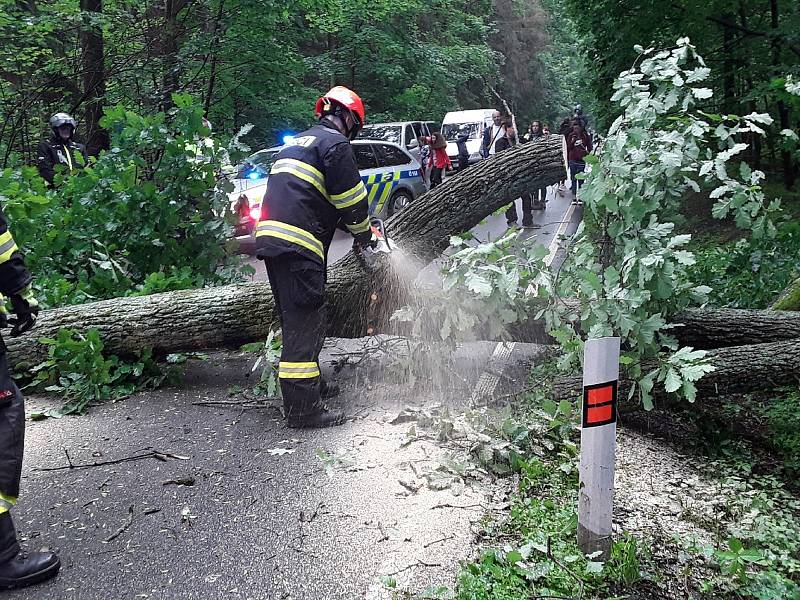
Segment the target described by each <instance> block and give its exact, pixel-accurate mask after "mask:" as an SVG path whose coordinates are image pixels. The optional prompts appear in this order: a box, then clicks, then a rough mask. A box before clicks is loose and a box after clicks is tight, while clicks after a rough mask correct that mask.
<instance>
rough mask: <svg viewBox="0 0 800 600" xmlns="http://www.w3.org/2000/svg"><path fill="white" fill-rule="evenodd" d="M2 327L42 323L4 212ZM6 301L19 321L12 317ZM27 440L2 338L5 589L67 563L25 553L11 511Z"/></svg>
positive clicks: (0, 476) (0, 570)
mask: <svg viewBox="0 0 800 600" xmlns="http://www.w3.org/2000/svg"><path fill="white" fill-rule="evenodd" d="M0 292H2V294H3V295H4V296H5V297H0V298H1V299H0V327H6V326H7V325H10V324H13V328H12V329H11V336H12V337H16V336H18V335H21V334H22V333H24V332H25V331H27V330H29V329H30V328H31V327H33V325H34V324H35V323H36V315H37V313H38V312H39V305H38V304H37V302H36V300H35V299H34V297H33V294H32V293H31V275H30V273H29V272H28V269H27V268H26V266H25V261H24V260H23V258H22V255H21V254H20V252H19V250H18V249H17V245H16V243H15V242H14V238H12V237H11V232H10V231H9V230H8V226H7V225H6V220H5V217H4V216H3V213H2V211H0ZM6 298H8V299H9V300H10V302H11V307H12V309H13V311H14V314H15V318H9V314H8V313H7V312H6V308H5V304H6ZM24 439H25V401H24V399H23V397H22V394H21V393H20V391H19V388H18V387H17V386H16V384H15V383H14V380H13V379H11V374H10V373H9V369H8V358H7V356H6V345H5V343H3V339H2V337H0V590H3V589H11V588H19V587H24V586H27V585H31V584H34V583H38V582H40V581H44V580H45V579H50V578H51V577H55V575H56V573H58V569H59V567H60V566H61V563H60V561H59V559H58V556H56V555H55V554H53V553H52V552H22V551H21V550H20V547H19V543H18V542H17V531H16V528H15V527H14V522H13V521H12V520H11V513H10V511H11V509H12V508H13V506H14V505H15V504H16V503H17V497H18V496H19V484H20V477H21V475H22V452H23V444H24Z"/></svg>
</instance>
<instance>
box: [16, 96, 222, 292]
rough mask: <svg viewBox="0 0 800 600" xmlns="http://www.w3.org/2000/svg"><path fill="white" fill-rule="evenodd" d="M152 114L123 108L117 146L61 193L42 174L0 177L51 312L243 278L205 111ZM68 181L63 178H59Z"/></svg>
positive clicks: (108, 122) (181, 101)
mask: <svg viewBox="0 0 800 600" xmlns="http://www.w3.org/2000/svg"><path fill="white" fill-rule="evenodd" d="M175 101H176V103H177V107H176V109H175V110H174V111H173V113H172V114H171V115H170V117H169V118H167V117H166V116H165V115H164V113H156V114H155V115H153V116H149V117H143V116H140V115H138V114H136V113H134V112H132V111H128V110H125V109H124V108H122V107H117V108H113V109H111V110H109V111H108V114H107V115H106V117H105V118H104V121H103V123H104V125H105V126H106V127H107V128H108V130H109V131H110V132H111V143H112V148H111V150H110V151H108V152H105V153H103V154H102V155H101V156H100V157H99V158H97V159H91V160H90V163H89V164H88V165H86V166H85V168H83V169H80V170H79V171H78V172H76V173H75V174H74V175H73V176H71V177H66V178H63V181H61V182H60V185H59V186H58V188H57V189H48V188H46V187H45V185H44V181H43V180H41V179H40V178H39V177H38V175H37V174H36V169H35V168H32V167H25V168H22V169H19V170H12V169H11V168H7V169H5V170H3V171H0V190H1V193H2V201H3V205H4V209H5V211H6V214H7V215H8V217H9V220H10V221H11V222H12V224H13V225H12V226H13V231H14V237H15V239H16V240H17V243H18V244H19V245H20V246H21V247H22V248H24V249H25V256H26V260H27V262H28V266H29V268H30V269H31V271H32V272H33V273H35V274H36V277H35V285H36V287H37V289H38V290H39V294H40V296H41V299H42V300H43V301H44V303H45V305H47V306H58V305H62V304H74V303H80V302H85V301H87V300H92V299H103V298H110V297H115V296H124V295H131V294H139V293H152V292H158V291H166V290H169V289H182V288H188V287H198V286H202V285H203V284H206V283H216V282H224V281H229V280H231V279H233V278H234V277H235V276H236V273H237V271H236V266H235V265H236V264H237V262H236V261H235V260H233V259H232V257H231V256H230V253H229V252H228V248H227V245H228V243H229V242H228V240H229V238H230V235H231V232H232V227H231V226H230V225H229V224H228V223H227V222H226V216H227V215H228V212H229V209H230V204H229V201H228V197H227V195H226V193H225V188H226V186H229V185H230V184H225V183H220V184H219V185H217V178H216V173H217V172H218V171H219V168H220V158H221V156H220V155H221V154H222V152H221V151H220V149H219V147H218V146H216V144H213V143H212V144H210V145H208V144H206V143H201V142H200V140H201V139H202V136H205V135H206V134H208V131H207V130H205V128H204V127H203V124H202V113H201V109H200V107H198V106H196V105H194V104H193V103H192V102H191V99H190V98H188V97H185V96H176V97H175ZM59 177H61V176H60V175H57V178H59Z"/></svg>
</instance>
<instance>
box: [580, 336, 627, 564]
mask: <svg viewBox="0 0 800 600" xmlns="http://www.w3.org/2000/svg"><path fill="white" fill-rule="evenodd" d="M618 382H619V338H618V337H606V338H600V339H594V340H588V341H587V342H586V344H585V346H584V351H583V407H582V411H581V457H580V484H579V487H578V546H579V547H580V549H581V551H582V552H584V553H585V554H591V553H594V552H597V551H600V552H602V557H603V559H607V558H608V557H609V555H610V552H611V518H612V509H613V504H614V462H615V454H616V445H617V386H618Z"/></svg>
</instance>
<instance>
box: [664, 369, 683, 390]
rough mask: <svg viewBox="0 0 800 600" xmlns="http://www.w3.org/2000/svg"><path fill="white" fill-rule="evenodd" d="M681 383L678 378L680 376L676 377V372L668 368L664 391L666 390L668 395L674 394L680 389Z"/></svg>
mask: <svg viewBox="0 0 800 600" xmlns="http://www.w3.org/2000/svg"><path fill="white" fill-rule="evenodd" d="M682 383H683V382H682V380H681V378H680V375H678V372H677V371H676V370H675V369H673V368H672V367H670V368H669V369H668V370H667V375H666V377H665V378H664V390H666V391H667V392H668V393H672V392H676V391H678V389H680V387H681V385H682Z"/></svg>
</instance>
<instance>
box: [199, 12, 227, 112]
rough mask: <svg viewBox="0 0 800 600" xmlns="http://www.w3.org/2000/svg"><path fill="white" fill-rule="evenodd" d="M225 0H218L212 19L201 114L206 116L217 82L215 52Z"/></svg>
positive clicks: (216, 50)
mask: <svg viewBox="0 0 800 600" xmlns="http://www.w3.org/2000/svg"><path fill="white" fill-rule="evenodd" d="M224 7H225V0H219V7H218V9H217V16H216V18H215V19H214V30H213V34H214V38H213V40H212V42H211V51H210V52H211V67H210V73H209V76H208V87H207V88H206V98H205V102H204V103H203V114H204V115H205V117H206V118H208V113H209V112H210V111H211V102H212V100H213V98H214V86H215V85H216V82H217V52H218V50H219V41H220V35H221V34H220V29H222V17H223V16H224V14H225V12H224Z"/></svg>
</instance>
